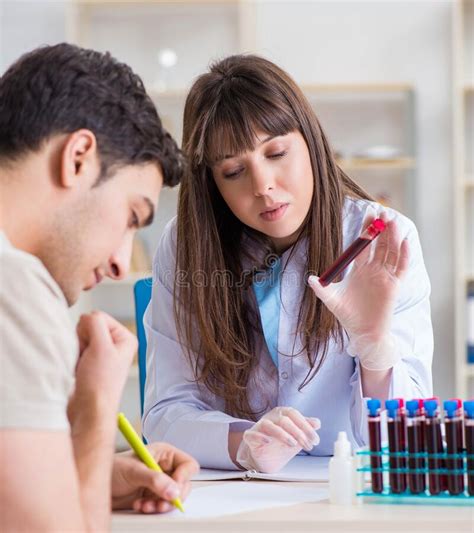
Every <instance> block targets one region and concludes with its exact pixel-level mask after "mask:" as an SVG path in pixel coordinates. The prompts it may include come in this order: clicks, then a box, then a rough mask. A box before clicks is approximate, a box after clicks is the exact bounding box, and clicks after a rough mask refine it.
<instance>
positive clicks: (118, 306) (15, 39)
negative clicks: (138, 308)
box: [0, 0, 474, 419]
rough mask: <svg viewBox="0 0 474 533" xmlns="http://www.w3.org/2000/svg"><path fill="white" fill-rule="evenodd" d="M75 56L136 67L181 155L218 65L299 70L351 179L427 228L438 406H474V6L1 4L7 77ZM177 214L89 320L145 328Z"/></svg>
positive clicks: (94, 301) (133, 391)
mask: <svg viewBox="0 0 474 533" xmlns="http://www.w3.org/2000/svg"><path fill="white" fill-rule="evenodd" d="M64 40H66V41H69V42H74V43H77V44H80V45H82V46H86V47H91V48H95V49H97V50H102V51H104V50H108V51H110V52H111V53H112V54H113V55H114V56H116V57H117V58H118V59H120V60H122V61H125V62H127V63H129V64H130V65H131V66H132V67H133V69H134V70H136V71H137V72H138V73H139V74H140V75H141V76H142V78H143V80H144V82H145V85H146V86H147V87H148V89H149V92H150V94H151V96H152V98H153V100H154V102H155V103H156V106H157V108H158V110H159V112H160V114H161V116H162V119H163V123H164V124H165V126H166V128H167V129H169V130H170V132H171V133H172V134H173V136H174V137H175V138H176V139H177V140H178V142H180V140H181V133H182V125H181V120H182V112H183V107H184V101H185V97H186V92H187V90H188V88H189V87H190V85H191V83H192V81H193V79H195V77H196V76H198V75H199V74H200V73H202V72H204V71H205V70H206V69H207V67H208V65H209V63H210V62H211V61H213V60H216V59H220V58H222V57H224V56H226V55H229V54H234V53H240V52H253V53H258V54H261V55H264V56H265V57H267V58H269V59H270V60H272V61H275V62H276V63H277V64H279V65H280V66H281V67H283V68H284V69H285V70H287V71H288V72H289V73H290V74H291V75H292V76H293V77H294V78H295V80H296V81H297V82H298V83H299V84H300V85H301V87H302V89H303V90H304V92H305V93H306V95H307V97H308V99H309V101H310V103H311V105H312V106H313V107H314V109H315V111H316V113H317V115H318V117H319V119H320V121H321V123H322V126H323V128H324V129H325V130H326V132H327V133H328V135H329V138H330V140H331V142H332V144H333V147H334V149H335V152H336V156H337V158H338V162H339V164H340V165H341V167H342V168H344V170H345V171H346V172H347V173H348V174H350V175H351V176H352V177H353V178H354V179H356V180H357V181H358V182H359V183H360V184H361V185H363V186H364V187H365V188H366V189H367V190H368V191H369V192H370V193H372V194H373V195H374V197H375V198H377V199H378V200H379V201H380V202H381V203H383V204H384V205H387V206H391V207H394V208H396V209H398V210H400V211H402V212H403V213H405V214H407V215H408V216H409V217H411V218H412V219H413V220H414V221H415V223H416V225H417V228H418V231H419V233H420V238H421V243H422V246H423V251H424V257H425V262H426V266H427V269H428V272H429V275H430V279H431V283H432V316H433V325H434V333H435V356H434V386H435V391H436V394H437V395H439V396H441V397H451V396H454V395H456V396H461V397H468V396H469V395H471V396H472V395H473V394H474V364H473V362H472V359H471V363H470V364H469V363H468V349H469V348H468V346H471V345H472V344H474V341H473V337H472V335H473V333H472V332H473V329H474V324H473V321H474V318H473V316H474V315H473V314H472V310H471V314H469V313H468V302H469V301H470V304H469V305H470V306H471V307H470V309H472V301H473V300H472V298H473V297H472V294H474V150H473V147H474V74H473V70H474V69H473V63H474V52H473V49H474V4H473V2H472V1H471V0H437V1H424V0H423V1H416V0H412V1H409V2H407V1H402V0H392V1H389V0H388V1H383V2H382V1H356V0H354V1H337V2H336V1H329V0H328V1H298V0H295V1H281V0H280V1H251V0H246V1H244V0H240V1H239V0H234V1H233V0H227V1H210V0H208V1H198V0H176V1H168V2H162V1H153V0H142V1H141V2H135V1H132V0H128V1H127V0H116V1H108V0H82V1H77V0H70V1H46V0H44V1H43V0H36V1H28V0H27V1H23V0H1V3H0V73H1V72H3V71H4V70H5V69H6V68H7V67H8V65H9V64H10V63H11V62H13V61H14V60H15V59H17V58H18V57H19V56H20V55H21V54H22V53H24V52H26V51H28V50H30V49H32V48H34V47H36V46H38V45H41V44H53V43H55V42H60V41H64ZM177 198H178V190H177V189H174V190H166V189H165V190H164V191H163V193H162V195H161V197H160V204H159V209H158V213H157V216H156V219H155V222H154V224H153V226H152V227H150V228H148V229H146V230H145V231H143V232H141V240H140V241H137V244H136V246H135V248H134V253H133V261H132V262H133V266H134V269H133V271H132V272H131V273H130V276H129V277H128V278H127V279H125V280H123V281H121V282H113V283H112V282H106V283H103V284H102V285H101V286H99V287H97V288H96V289H94V290H93V291H91V292H90V293H87V294H85V295H84V297H83V298H82V299H81V302H80V303H79V305H78V306H77V308H76V309H75V310H73V313H75V314H76V315H77V314H78V313H79V312H80V311H81V310H83V309H89V308H91V307H100V308H102V309H104V310H105V311H108V312H110V313H112V314H113V315H114V316H116V317H118V318H120V319H121V320H123V321H130V320H131V319H132V318H133V298H132V286H133V283H134V282H135V281H136V279H139V278H140V277H145V276H147V275H150V268H151V267H150V264H151V262H150V258H151V257H152V255H153V252H154V250H155V248H156V245H157V243H158V240H159V237H160V234H161V232H162V231H163V228H164V226H165V224H166V223H167V222H168V221H169V220H170V218H172V217H173V215H174V214H175V211H176V204H177ZM469 295H471V296H469ZM469 299H470V300H469ZM468 339H469V342H468ZM473 349H474V348H472V347H471V353H472V350H473ZM136 378H137V372H136V368H134V370H133V371H132V373H131V378H130V383H129V384H128V386H127V387H128V388H127V390H126V391H125V395H124V406H123V409H124V411H125V412H126V414H127V416H129V418H130V419H134V418H135V419H136V417H137V413H138V412H139V407H138V405H139V404H138V387H137V383H138V382H137V379H136Z"/></svg>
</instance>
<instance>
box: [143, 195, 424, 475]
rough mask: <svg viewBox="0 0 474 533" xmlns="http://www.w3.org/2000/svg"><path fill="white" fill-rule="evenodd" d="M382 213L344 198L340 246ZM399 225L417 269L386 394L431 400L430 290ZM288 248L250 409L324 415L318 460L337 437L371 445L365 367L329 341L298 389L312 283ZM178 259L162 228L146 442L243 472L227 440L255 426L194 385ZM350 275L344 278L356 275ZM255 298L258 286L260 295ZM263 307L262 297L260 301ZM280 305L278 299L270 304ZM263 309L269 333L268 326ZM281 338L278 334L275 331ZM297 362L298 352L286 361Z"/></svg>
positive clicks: (405, 297)
mask: <svg viewBox="0 0 474 533" xmlns="http://www.w3.org/2000/svg"><path fill="white" fill-rule="evenodd" d="M373 209H375V210H376V211H379V210H380V209H381V206H379V205H378V204H375V203H373V202H369V201H366V200H353V199H347V200H346V202H345V205H344V210H343V241H344V242H343V247H344V248H346V247H347V246H348V245H349V244H350V243H351V242H352V241H353V240H354V239H356V238H357V237H358V236H359V234H360V232H361V227H362V223H363V220H364V217H365V214H366V213H367V211H368V210H372V212H373ZM385 210H386V211H388V213H389V216H390V217H395V219H396V222H397V226H398V229H399V232H400V235H401V237H402V238H406V239H408V243H409V248H410V264H409V269H408V272H407V273H406V275H405V277H404V278H403V280H402V282H401V284H400V292H399V295H398V298H397V301H396V306H395V311H394V314H393V318H392V324H391V333H392V335H393V337H394V338H395V339H396V342H397V349H398V350H399V351H400V355H401V359H400V361H399V362H398V363H397V364H396V365H395V366H394V367H393V369H392V375H391V386H390V393H389V395H390V396H392V397H404V398H420V397H429V396H432V377H431V362H432V356H433V332H432V326H431V316H430V304H429V295H430V282H429V279H428V275H427V273H426V269H425V265H424V262H423V257H422V251H421V247H420V243H419V239H418V234H417V231H416V228H415V226H414V224H413V223H412V222H411V221H410V220H409V219H407V218H406V217H405V216H403V215H401V214H400V213H398V212H396V211H394V210H391V209H386V208H385ZM289 256H290V250H287V251H286V252H285V253H284V254H283V256H282V258H281V262H282V264H284V266H285V268H284V270H283V272H282V273H281V276H280V281H279V284H280V291H279V292H280V295H281V301H280V305H279V306H277V308H276V310H275V313H276V314H277V315H278V313H279V321H278V327H275V324H273V325H270V326H269V327H270V329H268V328H267V331H272V332H273V333H270V335H269V337H268V336H267V334H266V333H265V327H264V328H263V329H264V334H265V336H266V339H264V338H261V339H257V340H256V343H257V353H256V357H258V365H257V367H256V370H255V372H254V374H253V375H252V376H251V378H250V381H249V384H248V387H247V390H248V394H249V399H250V402H251V405H252V407H253V408H254V409H255V410H256V411H258V410H259V409H261V408H264V409H266V411H269V410H271V409H272V408H273V407H276V406H292V407H294V408H296V409H298V410H299V411H300V412H301V413H302V414H303V415H304V416H312V417H318V418H319V419H320V420H321V429H320V430H319V431H318V433H319V436H320V438H321V442H320V444H319V445H318V446H315V447H314V448H313V450H312V451H311V454H312V455H331V454H332V452H333V444H334V441H335V440H336V438H337V434H338V432H339V431H346V432H347V434H348V436H349V438H350V439H351V441H352V444H353V445H354V446H360V445H363V444H365V443H366V442H367V427H366V424H367V421H366V408H365V398H364V397H363V394H362V387H361V380H360V372H359V362H358V359H357V358H353V357H351V356H349V355H348V354H347V353H346V351H345V350H341V348H340V346H339V345H338V344H337V343H336V342H333V341H331V342H330V344H329V350H328V353H327V357H326V359H325V361H324V363H323V365H322V367H321V369H320V370H319V372H318V373H317V374H316V376H315V377H314V379H313V380H311V381H310V382H309V383H308V384H307V385H306V386H305V387H304V388H303V389H302V390H301V391H298V387H299V385H300V384H301V383H302V381H303V380H304V378H305V377H306V375H307V372H308V363H307V358H306V355H305V353H304V351H303V352H302V351H301V346H302V345H301V342H300V339H299V338H298V337H297V336H296V335H295V331H296V322H297V318H298V310H299V306H300V304H301V297H302V290H303V288H304V284H305V283H306V275H305V274H306V259H305V242H304V241H302V242H300V243H298V244H297V245H296V248H295V250H293V253H292V254H291V257H290V259H289V260H288V257H289ZM175 257H176V221H175V220H172V221H171V222H170V223H169V224H168V226H167V227H166V229H165V232H164V234H163V236H162V238H161V241H160V243H159V246H158V250H157V253H156V256H155V259H154V265H153V282H154V283H153V293H152V300H151V303H150V305H149V306H148V309H147V311H146V313H145V318H144V324H145V331H146V335H147V342H148V350H147V379H146V386H145V405H144V416H143V434H144V436H145V437H146V439H147V440H148V442H151V441H156V440H160V441H166V442H169V443H170V444H173V445H175V446H177V447H179V448H181V449H182V450H184V451H186V452H188V453H189V454H191V455H193V456H194V457H195V458H196V459H197V460H198V461H199V463H200V464H201V466H203V467H208V468H223V469H236V466H235V464H234V463H233V462H232V460H231V459H230V457H229V453H228V433H229V429H231V430H232V431H243V430H245V429H247V428H249V427H251V426H252V425H253V423H254V422H251V421H248V420H242V419H237V418H234V417H232V416H230V415H228V414H226V413H225V412H224V402H223V401H222V399H221V398H219V397H216V396H215V395H214V394H212V393H211V392H209V391H208V390H207V389H206V388H205V387H204V386H202V385H198V384H196V383H195V381H194V375H193V372H192V369H191V368H190V366H189V363H188V361H187V359H186V356H185V354H184V351H183V349H182V348H181V346H180V344H179V342H178V340H177V333H176V327H175V323H174V315H173V280H174V269H175ZM349 270H350V267H349V269H348V270H347V271H346V274H347V272H349ZM254 290H255V287H254ZM255 295H256V300H257V302H258V299H259V295H258V290H257V291H256V293H255ZM271 297H273V296H271ZM265 316H267V317H268V314H266V312H265V311H263V317H262V318H263V326H265ZM275 332H276V333H275ZM275 334H277V337H278V350H275V351H274V353H273V355H274V356H275V357H278V360H277V364H275V362H274V361H273V360H272V352H273V349H272V347H271V346H270V350H269V346H268V343H270V344H271V336H272V335H275ZM291 354H298V355H295V356H294V357H288V355H291Z"/></svg>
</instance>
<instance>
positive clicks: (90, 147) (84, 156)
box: [59, 129, 100, 188]
mask: <svg viewBox="0 0 474 533" xmlns="http://www.w3.org/2000/svg"><path fill="white" fill-rule="evenodd" d="M99 174H100V161H99V154H98V152H97V140H96V137H95V135H94V134H93V133H92V131H90V130H87V129H81V130H77V131H75V132H73V133H71V134H69V135H68V136H67V138H66V142H65V144H64V145H63V149H62V153H61V161H60V176H59V185H60V186H61V187H66V188H72V187H77V186H85V187H87V188H90V187H92V186H93V185H94V184H95V182H96V181H97V179H98V177H99Z"/></svg>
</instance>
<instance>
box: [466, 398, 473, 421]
mask: <svg viewBox="0 0 474 533" xmlns="http://www.w3.org/2000/svg"><path fill="white" fill-rule="evenodd" d="M464 411H465V412H466V416H467V418H474V400H466V401H465V402H464Z"/></svg>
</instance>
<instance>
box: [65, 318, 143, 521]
mask: <svg viewBox="0 0 474 533" xmlns="http://www.w3.org/2000/svg"><path fill="white" fill-rule="evenodd" d="M77 336H78V338H79V349H80V355H79V361H78V363H77V367H76V388H75V390H74V393H73V395H72V397H71V399H70V400H69V405H68V417H69V421H70V423H71V437H72V444H73V448H74V459H75V462H76V469H77V473H78V476H79V485H80V493H81V501H82V508H83V512H84V515H85V516H86V517H87V520H88V524H87V526H88V527H89V529H92V530H100V531H102V530H106V529H108V526H109V519H110V517H109V511H110V499H111V494H110V475H111V471H112V461H113V456H114V438H115V434H116V430H117V411H118V406H119V401H120V396H121V395H122V390H123V387H124V385H125V381H126V379H127V375H128V371H129V368H130V364H131V362H132V359H133V355H134V353H135V351H136V348H137V340H136V338H135V337H134V335H132V334H131V333H130V332H129V331H128V330H127V329H126V328H125V327H124V326H123V325H122V324H120V322H117V321H116V320H114V319H113V318H112V317H110V316H109V315H106V314H105V313H102V312H94V313H91V314H89V315H83V316H82V317H81V319H80V321H79V324H78V326H77Z"/></svg>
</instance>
